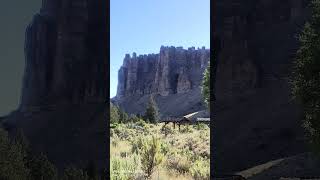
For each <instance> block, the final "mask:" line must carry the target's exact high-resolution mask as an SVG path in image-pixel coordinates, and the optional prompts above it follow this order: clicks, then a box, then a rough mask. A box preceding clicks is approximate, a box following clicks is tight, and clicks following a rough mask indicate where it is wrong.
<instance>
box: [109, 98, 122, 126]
mask: <svg viewBox="0 0 320 180" xmlns="http://www.w3.org/2000/svg"><path fill="white" fill-rule="evenodd" d="M119 121H120V115H119V110H118V108H117V106H115V105H114V104H112V103H110V123H118V122H119Z"/></svg>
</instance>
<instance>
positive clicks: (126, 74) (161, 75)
mask: <svg viewBox="0 0 320 180" xmlns="http://www.w3.org/2000/svg"><path fill="white" fill-rule="evenodd" d="M209 61H210V50H209V49H205V47H202V48H201V49H199V48H198V49H195V48H194V47H192V48H188V49H187V50H186V49H183V48H182V47H177V48H176V47H164V46H162V47H161V48H160V53H159V54H149V55H140V56H137V55H136V54H135V53H133V55H132V57H130V55H129V54H127V55H126V56H125V58H124V61H123V65H122V67H121V68H120V70H119V74H118V79H119V81H118V91H117V96H116V98H115V99H116V101H117V102H118V103H119V104H120V106H122V108H124V109H125V110H126V111H127V112H129V113H134V114H137V113H144V110H145V107H144V105H145V104H146V102H145V100H142V99H147V98H146V96H149V95H151V94H153V95H157V96H156V101H157V103H158V106H159V109H160V112H161V113H162V115H163V116H168V115H182V114H183V113H187V112H188V111H191V110H193V109H192V108H198V109H199V108H201V107H203V105H202V104H201V101H202V99H201V94H200V86H201V81H202V76H203V72H204V70H205V68H206V67H207V66H208V63H209ZM186 94H189V95H191V94H193V95H192V96H194V99H193V100H195V102H193V103H192V104H193V105H194V104H197V105H196V106H194V107H192V105H191V106H189V107H185V109H184V110H177V108H173V109H171V110H170V111H167V110H165V107H166V106H170V102H169V101H168V102H167V103H166V102H165V100H166V99H169V98H170V99H171V100H172V98H173V99H177V98H178V97H181V96H185V95H186ZM133 99H134V101H133ZM130 102H131V103H130ZM137 102H139V103H140V104H137ZM178 102H179V101H177V102H176V103H178ZM172 103H173V102H172ZM182 104H185V103H183V102H181V105H182ZM199 104H200V105H199ZM137 106H141V107H139V108H137Z"/></svg>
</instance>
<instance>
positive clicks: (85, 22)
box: [21, 0, 107, 109]
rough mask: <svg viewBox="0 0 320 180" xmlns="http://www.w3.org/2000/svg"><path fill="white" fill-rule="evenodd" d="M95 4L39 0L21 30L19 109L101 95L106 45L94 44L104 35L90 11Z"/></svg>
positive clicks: (101, 97)
mask: <svg viewBox="0 0 320 180" xmlns="http://www.w3.org/2000/svg"><path fill="white" fill-rule="evenodd" d="M98 5H102V3H101V2H100V3H96V2H93V1H87V0H73V1H49V0H46V1H43V7H42V9H41V12H40V13H39V14H37V15H35V17H34V19H33V21H32V22H31V24H30V25H29V26H28V27H27V31H26V43H25V44H26V45H25V54H26V68H25V75H24V81H23V94H22V99H21V109H25V108H32V107H34V106H40V105H56V104H60V103H71V102H72V103H76V104H77V103H84V102H105V101H106V100H105V98H106V96H107V89H106V87H107V85H106V78H107V76H106V74H107V73H106V70H105V69H106V68H105V65H106V62H104V61H103V59H102V57H105V54H103V53H105V50H102V48H101V47H99V45H102V42H101V41H102V40H103V38H102V37H105V36H106V35H102V34H101V27H99V26H102V25H105V24H102V23H101V22H99V18H100V19H101V17H98V16H99V14H97V13H98V12H95V11H96V10H97V9H96V8H97V7H95V6H98ZM101 15H102V14H101ZM97 34H100V35H102V37H98V35H97ZM84 72H85V73H84ZM101 86H102V87H101Z"/></svg>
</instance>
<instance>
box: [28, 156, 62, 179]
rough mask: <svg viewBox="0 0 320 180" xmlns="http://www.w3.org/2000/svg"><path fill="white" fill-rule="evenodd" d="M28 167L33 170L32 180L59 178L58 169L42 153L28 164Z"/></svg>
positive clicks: (31, 173)
mask: <svg viewBox="0 0 320 180" xmlns="http://www.w3.org/2000/svg"><path fill="white" fill-rule="evenodd" d="M28 166H29V168H30V170H31V172H30V176H31V179H33V180H56V179H57V177H58V172H57V169H56V167H55V166H54V165H53V164H52V163H51V162H50V161H49V160H48V158H47V156H46V155H44V154H43V153H41V154H40V155H39V156H34V157H33V158H32V159H31V160H30V161H29V162H28Z"/></svg>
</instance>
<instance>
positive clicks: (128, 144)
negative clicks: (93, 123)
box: [110, 121, 210, 180]
mask: <svg viewBox="0 0 320 180" xmlns="http://www.w3.org/2000/svg"><path fill="white" fill-rule="evenodd" d="M163 126H164V124H163V123H159V124H149V123H145V122H141V121H138V122H136V123H127V124H117V125H116V126H114V128H113V129H111V131H112V134H113V136H112V137H111V151H110V152H111V168H112V167H113V168H112V169H111V179H134V180H138V179H145V177H146V174H145V171H143V169H145V168H143V163H146V162H144V161H143V160H142V159H143V157H144V158H145V159H146V157H148V158H150V157H152V155H151V156H150V157H149V156H148V154H145V153H146V152H147V151H146V147H145V146H147V145H146V144H148V143H147V142H148V141H149V142H150V140H152V136H154V137H157V138H158V139H159V141H158V142H157V143H159V146H157V148H156V149H157V153H158V155H159V156H163V158H162V161H161V162H160V164H159V165H156V166H154V167H153V170H152V174H151V175H150V176H149V179H160V180H161V179H163V180H164V179H166V180H167V179H168V180H170V179H181V180H189V179H190V180H191V179H199V180H200V179H209V172H210V129H209V128H208V126H207V125H203V124H200V125H194V126H193V125H188V126H186V125H185V126H181V131H179V130H178V127H176V129H174V128H173V127H172V125H171V124H168V125H167V126H166V127H163ZM147 149H148V148H147ZM149 151H150V149H149ZM150 152H152V151H150ZM126 172H127V173H126Z"/></svg>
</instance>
